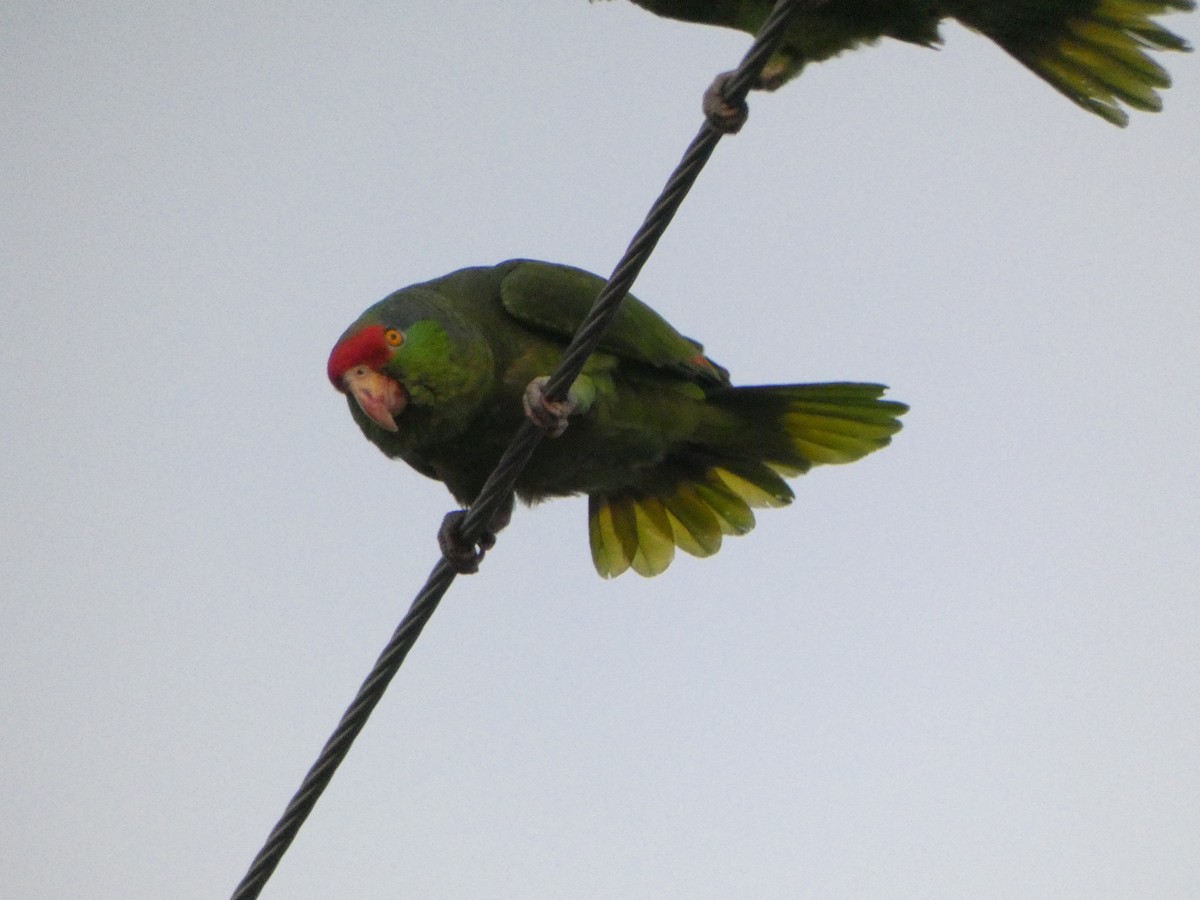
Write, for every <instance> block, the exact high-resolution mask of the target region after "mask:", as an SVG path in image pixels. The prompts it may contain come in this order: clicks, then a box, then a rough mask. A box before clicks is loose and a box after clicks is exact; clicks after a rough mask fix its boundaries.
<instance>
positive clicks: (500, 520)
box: [438, 496, 513, 575]
mask: <svg viewBox="0 0 1200 900" xmlns="http://www.w3.org/2000/svg"><path fill="white" fill-rule="evenodd" d="M512 512H513V501H512V497H511V496H510V497H509V500H508V503H506V504H504V506H502V507H501V508H500V509H498V510H497V511H496V512H495V513H494V514H493V515H492V520H491V521H490V522H489V523H488V527H487V529H486V530H485V531H484V532H482V533H481V534H480V535H479V538H478V540H477V541H476V543H474V544H470V543H467V541H466V540H464V539H463V536H462V524H463V519H465V518H466V517H467V510H465V509H456V510H454V511H453V512H448V513H446V516H445V518H443V519H442V525H441V527H440V528H438V546H439V547H440V548H441V550H442V557H443V558H444V559H445V560H446V562H447V563H449V564H450V568H451V569H453V570H454V571H455V572H456V573H457V574H459V575H474V574H475V573H476V572H478V571H479V563H480V562H481V561H482V560H483V555H484V554H485V553H487V551H489V550H491V549H492V548H493V547H495V546H496V533H497V532H498V531H501V530H502V529H503V528H504V526H505V525H507V524H508V523H509V522H510V521H511V520H512Z"/></svg>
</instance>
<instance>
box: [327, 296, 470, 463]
mask: <svg viewBox="0 0 1200 900" xmlns="http://www.w3.org/2000/svg"><path fill="white" fill-rule="evenodd" d="M492 369H493V367H492V360H491V352H490V350H489V349H488V345H487V342H486V341H485V340H484V339H483V337H482V335H480V334H479V330H478V329H477V328H475V327H474V326H473V325H471V324H469V323H468V322H466V321H465V320H464V319H463V318H462V317H461V316H460V315H458V313H457V312H455V311H454V310H453V309H452V308H450V306H449V305H448V304H447V302H446V301H445V299H444V298H443V297H442V296H441V295H440V294H438V293H437V292H436V291H434V290H432V289H430V288H426V287H420V286H418V287H412V288H406V289H404V290H402V291H397V292H396V293H394V294H392V295H391V296H390V297H387V298H386V299H384V300H381V301H380V302H379V303H376V304H375V305H374V306H372V307H371V308H370V309H368V310H367V311H366V312H365V313H363V314H362V315H361V316H360V317H359V318H358V321H356V322H355V323H354V324H353V325H351V326H350V327H349V328H348V329H346V332H345V333H344V334H343V335H342V336H341V338H339V339H338V342H337V344H336V345H335V346H334V348H333V352H332V353H330V354H329V364H328V367H327V372H328V375H329V380H330V382H332V383H333V386H334V387H335V388H337V389H338V390H339V391H341V392H342V393H344V394H346V395H347V397H349V398H351V401H352V402H351V411H352V412H355V413H356V415H355V419H357V420H358V423H359V425H360V426H361V427H362V428H363V431H364V432H366V434H367V437H369V438H371V440H373V441H375V442H376V443H381V441H383V440H386V438H387V436H386V435H383V434H380V433H379V431H375V430H373V428H376V429H382V431H384V432H390V433H392V434H397V433H401V432H402V431H403V430H405V428H406V426H412V428H414V429H415V431H416V432H417V433H413V434H410V435H408V438H409V439H410V440H411V439H423V438H428V437H431V436H432V435H431V434H429V432H431V431H433V432H442V431H446V430H447V429H448V428H452V427H453V426H454V423H456V422H461V421H463V420H464V419H465V418H466V417H468V416H469V415H470V414H471V413H473V412H474V410H475V408H476V407H477V405H478V403H479V400H480V398H481V397H482V396H484V395H485V394H486V392H487V390H488V389H489V388H490V387H491V381H492V377H493V374H492ZM358 413H361V415H359V414H358ZM364 417H365V418H364ZM404 443H409V441H408V440H406V441H404Z"/></svg>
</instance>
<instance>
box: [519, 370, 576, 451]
mask: <svg viewBox="0 0 1200 900" xmlns="http://www.w3.org/2000/svg"><path fill="white" fill-rule="evenodd" d="M548 380H549V379H548V378H546V377H545V376H542V377H541V378H535V379H533V381H531V382H529V386H528V387H526V388H525V396H524V398H522V402H523V404H524V406H525V415H526V416H528V417H529V419H530V421H531V422H533V424H534V425H536V426H537V427H538V428H541V429H543V430H544V431H545V432H546V436H547V437H552V438H555V437H559V436H560V435H561V434H562V433H563V432H564V431H566V430H567V419H568V418H569V417H570V416H571V414H572V413H574V412H575V411H576V410H577V409H578V408H579V404H578V403H577V402H576V401H575V400H573V399H572V398H571V396H570V395H569V394H568V395H567V399H566V400H547V399H546V382H547V381H548Z"/></svg>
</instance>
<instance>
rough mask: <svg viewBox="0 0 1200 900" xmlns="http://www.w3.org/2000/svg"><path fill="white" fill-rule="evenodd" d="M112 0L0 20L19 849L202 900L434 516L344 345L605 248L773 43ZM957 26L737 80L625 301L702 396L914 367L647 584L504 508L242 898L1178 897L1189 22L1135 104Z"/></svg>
mask: <svg viewBox="0 0 1200 900" xmlns="http://www.w3.org/2000/svg"><path fill="white" fill-rule="evenodd" d="M102 6H103V7H105V8H104V9H101V8H100V7H101V5H99V4H96V5H89V6H84V7H80V6H79V5H70V6H69V5H65V4H39V3H27V2H9V3H6V4H4V5H3V7H2V8H0V72H2V76H0V78H2V81H0V104H2V106H0V121H3V122H4V123H5V126H4V128H5V134H6V139H5V140H4V141H3V142H0V160H2V162H3V165H2V166H0V180H2V183H3V203H4V209H5V215H4V216H3V217H0V229H2V232H0V244H2V245H3V247H4V250H3V253H2V254H0V266H2V269H0V277H2V280H3V294H4V298H5V299H4V302H3V304H2V306H0V333H2V334H3V335H4V336H5V347H6V350H5V352H4V354H3V357H2V363H0V364H2V366H3V375H4V377H3V379H0V417H2V423H3V425H2V427H0V466H2V467H3V476H4V477H3V478H2V479H0V504H2V506H3V509H4V510H5V514H4V517H3V529H4V534H3V539H2V540H0V560H2V563H0V595H2V596H3V605H2V607H0V616H2V618H0V679H2V683H3V691H2V693H0V721H3V722H4V729H3V734H4V736H3V737H2V738H0V748H3V749H2V756H3V761H4V765H3V766H0V807H2V808H3V809H4V810H5V814H4V815H3V817H0V890H2V891H3V893H4V894H5V895H6V896H11V897H21V898H62V897H84V896H87V897H122V898H125V897H178V898H208V897H222V896H226V895H227V894H228V893H229V892H230V891H231V890H232V889H233V887H234V885H235V884H236V883H237V881H238V879H240V878H241V876H242V874H243V873H244V871H245V868H246V866H247V865H248V864H249V862H250V859H251V858H252V856H253V854H254V853H255V851H257V850H258V848H259V846H260V845H261V843H262V841H263V839H264V838H265V837H266V835H267V833H268V831H269V829H270V827H271V826H272V825H273V824H274V822H275V820H276V819H277V817H278V816H279V814H280V813H281V812H282V811H283V808H284V805H285V803H286V802H287V800H288V799H289V797H290V796H291V794H292V792H293V791H294V790H295V788H296V787H297V786H298V784H299V781H300V779H301V777H302V776H303V774H304V772H305V771H306V770H307V768H308V766H309V765H310V763H311V762H312V760H313V759H314V757H315V755H316V753H317V751H318V750H319V749H320V747H321V745H322V743H323V742H324V740H325V738H326V737H327V735H328V733H329V731H330V730H331V729H332V727H333V726H334V724H335V723H336V721H337V719H338V717H339V716H340V715H341V713H342V711H343V709H344V708H345V706H346V704H347V703H348V702H349V701H350V699H351V697H352V696H353V693H354V691H355V689H356V688H357V686H358V684H359V682H360V680H361V679H362V677H363V676H364V675H365V674H366V672H367V671H368V670H369V668H370V666H371V664H372V663H373V661H374V659H375V656H376V654H377V653H378V651H379V649H380V648H381V647H382V646H383V644H384V642H385V641H386V640H387V638H388V636H389V635H390V633H391V631H392V628H393V627H394V626H395V624H396V622H397V621H398V620H399V619H400V617H401V616H402V615H403V613H404V611H405V610H406V609H407V607H408V604H409V601H410V600H411V598H412V596H413V594H414V593H415V591H416V589H417V588H418V587H419V586H420V584H421V583H422V582H423V580H424V579H425V577H426V575H427V574H428V572H429V569H430V568H431V567H432V565H433V564H434V562H435V560H436V558H437V551H436V547H435V543H434V532H435V530H436V527H437V525H438V523H439V521H440V519H441V517H442V515H443V513H444V512H446V511H447V510H448V509H450V508H452V501H451V499H450V497H449V494H448V493H447V492H446V491H445V490H444V488H443V487H442V486H441V485H439V484H436V483H434V482H431V481H427V480H425V479H423V478H422V477H421V476H419V475H417V474H416V473H415V472H412V471H411V470H409V469H407V468H406V467H404V466H403V465H401V464H399V463H392V462H389V461H387V460H385V459H384V457H383V456H382V455H381V454H380V453H379V452H378V451H377V450H376V449H375V448H374V447H372V446H371V445H370V444H369V443H367V441H365V440H364V439H363V437H362V435H361V434H360V433H359V431H358V429H357V428H356V427H355V426H354V424H353V422H352V421H351V419H350V416H349V415H348V413H347V410H346V408H345V403H344V400H343V398H341V397H340V396H339V395H337V394H336V393H335V392H334V391H333V390H332V389H331V388H330V386H329V384H328V383H327V381H326V380H325V375H324V366H325V359H326V356H327V354H328V352H329V349H330V347H331V346H332V344H333V342H334V340H335V339H336V338H337V336H338V335H339V334H340V333H341V331H342V330H343V329H344V328H345V327H346V325H347V324H349V323H350V322H351V321H352V320H353V319H354V318H355V317H356V316H357V315H358V314H359V312H361V311H362V310H363V309H364V308H365V307H367V306H368V305H370V304H371V303H373V302H375V301H376V300H377V299H379V298H380V297H382V296H383V295H385V294H387V293H389V292H390V291H392V290H395V289H396V288H398V287H401V286H403V285H406V284H410V283H413V282H416V281H422V280H425V279H427V278H431V277H435V276H438V275H441V274H444V273H446V272H449V271H451V270H453V269H457V268H460V267H462V266H467V265H480V264H491V263H495V262H499V261H500V260H503V259H506V258H509V257H513V256H531V257H537V258H544V259H551V260H555V261H560V262H569V263H572V264H575V265H579V266H583V267H586V268H590V269H593V270H595V271H598V272H600V273H601V274H607V273H608V272H609V271H610V270H611V268H612V266H613V265H614V264H615V263H616V261H617V259H618V258H619V256H620V254H621V252H622V250H623V249H624V247H625V245H626V243H627V242H628V240H629V238H630V236H631V235H632V234H633V231H634V229H635V228H636V227H637V225H638V224H639V223H640V221H641V219H642V217H643V216H644V214H645V212H646V210H647V209H648V208H649V205H650V203H651V201H652V200H653V198H654V196H655V194H656V193H657V191H658V190H659V188H660V187H661V185H662V183H663V182H664V181H665V179H666V177H667V175H668V173H669V172H670V170H671V168H672V167H673V166H674V164H675V162H676V161H677V159H678V157H679V155H680V153H681V152H682V150H683V148H684V147H685V146H686V144H687V142H688V141H689V140H690V139H691V137H692V136H693V134H694V133H695V130H696V128H697V127H698V125H699V112H698V102H699V97H700V93H701V91H702V90H703V88H704V86H705V85H706V84H707V83H708V81H709V79H710V78H711V76H712V75H713V74H714V73H715V72H717V71H720V70H722V69H727V68H731V67H732V66H733V65H734V64H735V63H736V62H737V61H738V59H740V56H741V54H742V52H743V51H744V50H745V48H746V47H747V46H748V39H747V38H745V36H741V35H738V34H736V33H733V32H723V31H719V30H715V29H705V28H700V27H691V28H689V27H685V26H683V25H679V24H675V23H669V22H666V21H661V20H658V19H656V18H654V17H652V16H650V15H648V14H646V13H644V12H642V11H640V10H638V9H636V8H634V7H633V6H632V5H630V4H627V3H603V4H595V5H589V4H587V3H584V2H582V0H563V2H560V3H545V2H540V3H533V2H514V3H507V4H503V8H502V9H501V10H499V11H498V10H497V9H496V7H498V6H501V5H500V4H494V3H484V2H475V3H468V2H459V0H455V2H448V3H438V4H414V3H408V4H405V3H391V4H383V3H377V4H362V5H361V6H360V7H359V8H356V9H355V10H353V11H339V10H338V8H337V7H336V5H334V4H327V3H311V2H310V3H296V4H290V5H289V6H288V7H287V9H286V11H283V7H281V6H273V7H270V8H268V7H266V6H264V5H262V4H240V5H221V6H212V7H209V8H207V9H204V10H198V9H197V8H196V7H194V6H190V5H184V4H177V3H157V4H150V3H146V4H136V5H135V4H115V3H110V4H103V5H102ZM417 7H419V8H420V12H417V13H414V12H412V9H413V8H417ZM1198 22H1200V19H1198V18H1197V17H1195V16H1178V17H1174V18H1173V19H1170V20H1168V23H1167V24H1168V25H1170V26H1171V27H1172V28H1174V29H1175V30H1178V31H1179V32H1181V33H1183V34H1184V35H1186V36H1188V37H1189V38H1191V39H1192V40H1193V42H1195V41H1196V40H1197V39H1198V38H1200V30H1198V27H1197V23H1198ZM945 32H946V37H947V42H946V46H945V48H944V49H943V50H941V51H940V52H931V51H927V50H921V49H917V48H913V47H907V46H903V45H898V44H888V45H881V46H879V47H877V48H875V49H872V50H869V51H863V52H860V53H856V54H851V55H848V56H846V57H844V58H842V59H839V60H836V61H832V62H830V63H827V64H825V65H823V66H820V67H816V68H814V69H812V70H811V71H810V72H808V73H806V74H805V75H804V76H803V77H802V78H801V79H800V80H799V81H797V82H796V83H794V84H792V85H789V86H788V87H787V88H786V89H785V90H783V91H781V92H780V93H778V94H775V95H771V96H761V97H756V98H754V99H753V100H752V113H751V118H750V122H749V124H748V125H747V127H746V129H745V130H744V131H743V133H742V134H741V135H739V136H737V137H736V138H732V139H729V140H726V141H723V142H722V144H721V146H720V147H719V148H718V150H717V153H716V155H715V157H714V159H713V161H712V163H711V165H710V166H709V168H708V170H707V171H706V172H705V173H704V175H703V176H702V178H701V180H700V182H699V184H698V185H697V187H696V189H695V191H694V192H693V195H692V196H691V197H690V198H689V200H688V201H687V203H686V204H685V206H684V209H683V211H682V212H681V213H680V215H679V218H678V219H677V221H676V223H675V225H674V226H673V227H672V228H671V230H670V231H669V233H668V234H667V236H666V238H665V239H664V240H663V242H662V244H661V245H660V247H659V249H658V251H657V253H656V255H655V256H654V258H653V259H652V260H651V262H650V264H649V265H648V267H647V268H646V270H645V272H644V274H643V276H642V278H641V279H640V281H639V283H638V286H637V288H636V291H635V292H636V293H637V294H638V295H639V296H641V297H642V298H643V299H645V300H647V301H648V302H650V303H651V304H652V305H654V306H655V307H656V308H657V309H658V310H659V311H660V312H662V313H663V314H664V315H666V316H667V317H668V318H669V319H670V320H671V321H672V322H673V323H674V324H676V325H677V326H678V327H679V328H680V329H681V330H682V331H684V332H685V333H688V334H692V335H695V336H696V337H698V338H700V339H702V340H703V341H704V342H705V344H706V345H707V348H708V350H709V351H710V353H711V354H712V356H713V357H714V358H715V359H717V360H719V361H720V362H721V363H723V364H724V365H726V366H727V367H728V368H729V369H730V370H731V372H732V373H733V377H734V379H735V381H739V382H742V383H757V382H771V381H776V382H786V381H820V380H840V379H855V380H878V381H883V382H886V383H888V384H890V385H891V386H892V389H893V390H892V395H893V396H894V397H896V398H897V399H902V400H904V401H906V402H908V403H910V404H912V407H913V409H912V412H911V413H910V414H909V416H908V417H907V419H906V428H905V430H904V431H903V432H902V433H901V434H900V435H899V436H898V437H897V439H896V440H895V442H894V443H893V445H892V447H890V448H889V449H887V450H885V451H883V452H882V453H879V454H877V455H874V456H872V457H870V458H869V459H867V460H865V461H863V462H860V463H857V464H855V465H853V466H848V467H844V468H825V469H820V470H818V471H816V472H814V473H813V474H811V475H809V476H807V477H805V478H803V479H800V480H798V481H797V482H795V483H794V486H795V488H796V492H797V500H796V502H795V504H794V505H793V506H792V507H791V508H789V509H786V510H768V511H764V512H763V513H762V514H761V515H760V516H759V525H758V528H757V529H756V531H755V532H754V533H753V534H751V535H749V536H747V537H744V538H739V539H731V540H728V541H727V542H726V545H725V547H724V549H722V551H721V553H720V554H719V555H717V556H716V557H713V558H711V559H708V560H694V559H691V558H688V557H683V558H680V559H678V560H677V561H676V562H675V564H674V565H673V566H672V568H671V569H670V570H669V571H668V572H667V573H666V574H664V575H663V576H661V577H659V578H656V579H653V580H642V579H639V578H638V577H637V576H635V575H632V574H629V575H626V576H624V577H621V578H619V579H617V580H615V581H612V582H605V581H602V580H600V579H599V578H598V577H597V576H596V575H595V573H594V572H593V570H592V566H591V562H590V558H589V555H588V549H587V538H586V523H585V504H584V501H582V500H578V499H576V500H563V501H557V502H553V503H549V504H545V505H542V506H540V507H538V508H536V509H534V510H527V509H522V510H520V511H519V512H518V514H517V516H516V519H515V521H514V523H513V525H512V527H511V528H510V529H509V530H508V531H506V532H505V533H504V534H503V535H502V538H501V542H500V544H499V545H498V547H497V548H496V549H495V550H494V551H493V553H492V554H490V555H489V557H488V559H487V561H486V564H485V566H484V569H483V571H482V573H481V574H480V575H478V576H476V577H474V578H464V579H459V581H458V582H457V583H456V585H455V586H454V588H453V589H452V591H451V593H450V594H449V596H448V597H447V599H446V601H445V602H444V603H443V605H442V607H441V609H440V610H439V611H438V613H437V615H436V616H435V617H434V619H433V621H432V622H431V624H430V626H429V627H428V629H427V630H426V632H425V634H424V636H423V637H422V639H421V641H420V642H419V643H418V645H417V647H416V649H415V651H414V652H413V653H412V655H411V656H410V657H409V660H408V662H407V663H406V665H405V666H404V668H403V669H402V670H401V672H400V675H399V677H398V678H397V679H396V681H395V682H394V683H393V685H392V687H391V689H390V691H389V693H388V694H387V696H386V697H385V698H384V700H383V702H382V703H381V704H380V706H379V707H378V709H377V710H376V713H375V715H374V717H373V718H372V720H371V722H370V723H369V725H368V726H367V728H366V730H365V731H364V733H363V734H362V736H361V737H360V739H359V741H358V743H357V744H356V746H355V747H354V749H353V751H352V752H351V754H350V757H349V759H348V760H347V762H346V763H345V765H344V766H343V767H342V769H341V771H340V772H339V773H338V775H337V777H336V778H335V779H334V781H333V783H332V785H331V787H330V788H329V790H328V792H327V793H326V795H325V797H324V798H323V799H322V800H321V802H320V804H319V805H318V807H317V809H316V811H315V812H314V814H313V816H312V818H311V819H310V820H309V822H308V824H307V825H306V826H305V828H304V829H303V830H302V832H301V834H300V837H299V839H298V840H297V841H296V843H295V844H294V845H293V847H292V848H291V850H290V852H289V853H288V854H287V856H286V857H285V859H284V861H283V864H282V865H281V867H280V868H279V870H278V872H277V873H276V875H275V876H274V878H273V879H272V881H271V882H270V884H269V886H268V888H267V890H266V892H265V893H264V896H265V897H277V898H285V897H286V898H300V900H304V898H327V897H335V896H336V897H356V898H385V897H389V898H390V897H396V896H412V897H450V898H459V897H462V898H475V897H480V898H484V897H487V898H491V897H522V898H525V897H530V898H558V897H573V898H609V897H627V898H660V897H687V898H725V897H819V898H828V897H887V898H935V897H945V898H961V897H973V898H1001V897H1020V898H1094V897H1099V896H1104V897H1156V898H1175V897H1179V898H1183V897H1195V896H1196V895H1197V894H1200V767H1198V766H1197V765H1196V760H1197V759H1200V725H1198V724H1197V723H1198V722H1200V603H1198V602H1197V601H1198V599H1200V598H1198V593H1200V590H1198V587H1197V585H1198V582H1200V552H1198V551H1197V547H1198V545H1200V496H1198V495H1200V491H1198V489H1197V486H1196V484H1197V480H1196V471H1195V459H1196V452H1197V450H1196V448H1197V445H1198V444H1200V417H1198V416H1197V396H1198V389H1200V362H1198V357H1200V303H1198V302H1197V284H1200V253H1198V252H1197V249H1196V238H1197V235H1198V234H1200V211H1198V210H1200V162H1198V161H1197V160H1198V158H1200V129H1198V128H1197V125H1196V123H1197V121H1200V63H1198V61H1197V58H1196V57H1195V56H1194V55H1192V56H1187V57H1180V56H1171V57H1168V58H1164V59H1163V61H1164V62H1165V63H1166V64H1167V65H1168V66H1169V68H1170V70H1171V72H1172V74H1173V75H1174V77H1175V87H1174V88H1172V89H1171V90H1170V91H1168V92H1167V94H1166V107H1167V108H1166V111H1165V113H1163V114H1162V115H1158V116H1152V115H1140V114H1135V116H1134V121H1133V124H1132V125H1131V126H1130V128H1128V129H1127V130H1125V131H1121V130H1118V129H1115V128H1112V127H1111V126H1108V125H1106V124H1105V123H1103V122H1102V121H1100V120H1099V119H1097V118H1095V117H1092V116H1089V115H1087V114H1086V113H1084V112H1082V111H1080V110H1078V109H1077V108H1075V107H1074V106H1073V105H1071V104H1070V103H1068V102H1067V101H1066V100H1064V99H1063V98H1061V97H1060V96H1058V95H1057V94H1055V93H1054V92H1053V91H1052V90H1050V89H1049V88H1048V87H1046V86H1045V85H1043V84H1042V83H1041V82H1039V81H1038V80H1037V79H1036V78H1034V77H1033V76H1031V75H1029V74H1028V73H1027V72H1026V71H1024V70H1023V69H1022V68H1021V67H1020V66H1019V65H1017V64H1016V63H1014V62H1013V61H1012V60H1010V59H1008V58H1007V57H1006V56H1004V54H1003V53H1002V52H1000V51H999V50H997V49H996V48H995V47H993V46H992V45H991V44H989V43H987V42H986V41H985V40H983V39H982V38H979V37H977V36H975V35H972V34H970V33H968V32H966V31H964V30H962V29H960V28H958V27H955V26H947V27H946V29H945Z"/></svg>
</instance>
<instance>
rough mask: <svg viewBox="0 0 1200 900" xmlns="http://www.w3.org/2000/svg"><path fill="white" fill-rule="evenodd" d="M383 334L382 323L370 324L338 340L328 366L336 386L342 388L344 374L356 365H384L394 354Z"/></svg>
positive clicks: (331, 378)
mask: <svg viewBox="0 0 1200 900" xmlns="http://www.w3.org/2000/svg"><path fill="white" fill-rule="evenodd" d="M383 334H384V327H383V326H382V325H368V326H366V327H365V328H362V329H361V330H359V331H356V332H354V334H349V335H346V337H344V338H342V339H341V340H340V341H338V344H337V346H336V347H334V348H333V352H332V353H330V354H329V365H328V367H327V368H326V371H327V372H328V374H329V380H330V381H331V382H333V386H334V387H335V388H337V389H338V390H339V391H340V390H342V376H343V375H345V374H346V372H348V371H349V370H350V369H353V368H354V367H355V366H370V367H371V368H372V369H379V368H382V367H383V365H384V364H385V363H386V362H387V361H388V357H390V356H391V355H392V348H391V347H389V346H388V344H387V341H386V340H384V337H383Z"/></svg>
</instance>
